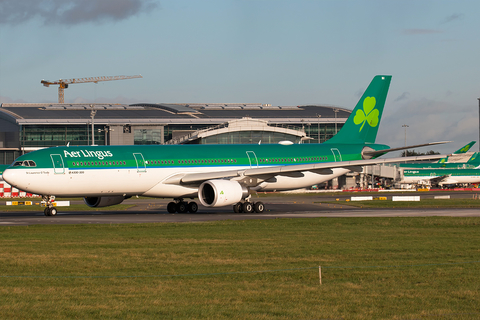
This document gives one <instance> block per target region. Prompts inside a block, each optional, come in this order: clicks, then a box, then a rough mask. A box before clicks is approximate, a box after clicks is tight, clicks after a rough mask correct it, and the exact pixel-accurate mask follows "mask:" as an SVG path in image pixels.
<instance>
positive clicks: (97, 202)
mask: <svg viewBox="0 0 480 320" xmlns="http://www.w3.org/2000/svg"><path fill="white" fill-rule="evenodd" d="M123 200H125V197H124V196H109V197H85V198H83V202H85V204H86V205H87V206H89V207H91V208H98V207H108V206H113V205H116V204H119V203H122V201H123Z"/></svg>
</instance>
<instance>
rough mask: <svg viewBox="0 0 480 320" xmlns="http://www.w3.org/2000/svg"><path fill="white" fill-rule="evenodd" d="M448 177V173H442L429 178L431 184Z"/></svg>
mask: <svg viewBox="0 0 480 320" xmlns="http://www.w3.org/2000/svg"><path fill="white" fill-rule="evenodd" d="M448 177H450V175H449V174H447V175H443V176H439V177H434V178H431V179H430V183H432V184H439V183H440V182H444V180H445V179H447V178H448Z"/></svg>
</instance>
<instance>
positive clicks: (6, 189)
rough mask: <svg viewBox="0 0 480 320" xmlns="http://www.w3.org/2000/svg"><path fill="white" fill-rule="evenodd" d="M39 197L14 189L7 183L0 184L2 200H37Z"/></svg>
mask: <svg viewBox="0 0 480 320" xmlns="http://www.w3.org/2000/svg"><path fill="white" fill-rule="evenodd" d="M37 197H40V196H39V195H36V194H32V193H28V192H25V191H22V190H18V189H17V188H15V187H12V186H11V185H9V184H8V183H6V182H0V198H37Z"/></svg>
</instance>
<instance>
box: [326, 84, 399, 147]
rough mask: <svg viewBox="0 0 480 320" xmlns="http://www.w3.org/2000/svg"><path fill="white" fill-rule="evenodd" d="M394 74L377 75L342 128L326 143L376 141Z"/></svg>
mask: <svg viewBox="0 0 480 320" xmlns="http://www.w3.org/2000/svg"><path fill="white" fill-rule="evenodd" d="M391 79H392V76H375V77H374V78H373V80H372V82H370V85H369V86H368V88H367V90H365V92H364V93H363V96H362V97H361V98H360V100H359V101H358V103H357V105H356V106H355V109H353V111H352V114H350V116H349V117H348V119H347V121H346V122H345V124H344V125H343V127H342V129H341V130H340V131H339V132H338V133H337V134H336V135H335V136H334V137H332V138H331V139H330V140H328V141H326V142H325V143H374V142H375V139H376V138H377V132H378V126H379V125H380V120H381V118H382V114H383V108H384V106H385V100H386V99H387V93H388V88H389V86H390V81H391Z"/></svg>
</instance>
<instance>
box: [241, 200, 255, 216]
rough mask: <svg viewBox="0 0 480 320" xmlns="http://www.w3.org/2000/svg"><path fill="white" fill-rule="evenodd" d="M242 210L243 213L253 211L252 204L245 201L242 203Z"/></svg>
mask: <svg viewBox="0 0 480 320" xmlns="http://www.w3.org/2000/svg"><path fill="white" fill-rule="evenodd" d="M243 212H245V213H252V212H253V204H252V203H251V202H248V201H247V202H245V203H244V204H243Z"/></svg>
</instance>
